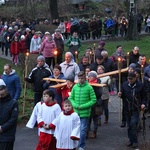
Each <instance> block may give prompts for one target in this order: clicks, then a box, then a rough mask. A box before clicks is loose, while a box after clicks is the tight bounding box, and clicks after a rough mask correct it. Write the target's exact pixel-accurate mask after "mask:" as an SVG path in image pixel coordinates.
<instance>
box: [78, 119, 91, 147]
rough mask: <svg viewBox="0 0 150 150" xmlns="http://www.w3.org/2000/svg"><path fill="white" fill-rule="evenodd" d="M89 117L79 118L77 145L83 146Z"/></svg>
mask: <svg viewBox="0 0 150 150" xmlns="http://www.w3.org/2000/svg"><path fill="white" fill-rule="evenodd" d="M88 121H89V118H88V117H85V118H80V124H81V125H80V141H79V147H81V148H84V146H85V139H86V131H87V125H88Z"/></svg>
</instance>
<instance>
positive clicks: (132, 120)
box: [126, 112, 139, 143]
mask: <svg viewBox="0 0 150 150" xmlns="http://www.w3.org/2000/svg"><path fill="white" fill-rule="evenodd" d="M126 119H127V126H128V129H127V130H128V138H129V140H130V142H131V143H138V139H137V133H138V128H137V125H138V121H139V114H138V112H137V113H134V114H132V115H129V114H128V115H127V116H126Z"/></svg>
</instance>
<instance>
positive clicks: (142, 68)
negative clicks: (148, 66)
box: [141, 65, 144, 83]
mask: <svg viewBox="0 0 150 150" xmlns="http://www.w3.org/2000/svg"><path fill="white" fill-rule="evenodd" d="M141 79H142V83H144V65H141Z"/></svg>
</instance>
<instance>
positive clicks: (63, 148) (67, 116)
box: [50, 99, 80, 150]
mask: <svg viewBox="0 0 150 150" xmlns="http://www.w3.org/2000/svg"><path fill="white" fill-rule="evenodd" d="M50 128H52V129H54V128H55V132H54V136H55V137H56V140H57V144H56V148H57V150H75V149H76V148H77V146H78V144H79V142H78V141H79V139H80V118H79V116H78V114H77V113H76V112H74V111H73V108H72V104H71V102H70V101H69V100H68V99H67V100H65V101H64V111H63V112H61V113H60V115H59V116H58V117H57V118H56V119H54V121H53V122H52V124H51V125H50Z"/></svg>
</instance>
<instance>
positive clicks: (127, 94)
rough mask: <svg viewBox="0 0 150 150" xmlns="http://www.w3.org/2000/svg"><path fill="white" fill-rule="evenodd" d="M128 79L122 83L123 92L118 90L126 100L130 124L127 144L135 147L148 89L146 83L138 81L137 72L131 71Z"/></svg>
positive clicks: (128, 123) (126, 111)
mask: <svg viewBox="0 0 150 150" xmlns="http://www.w3.org/2000/svg"><path fill="white" fill-rule="evenodd" d="M127 79H128V81H125V82H124V83H123V85H122V89H121V92H118V96H119V97H121V98H122V99H123V101H124V105H125V106H124V107H125V114H126V119H127V125H128V128H127V130H128V138H129V143H128V144H127V146H132V147H133V148H137V147H138V137H137V135H138V134H137V132H138V122H139V115H140V111H141V110H143V111H144V109H145V107H146V103H147V97H146V95H147V94H146V91H145V88H144V84H143V83H142V82H140V81H137V78H136V74H135V73H134V72H133V73H129V74H128V78H127Z"/></svg>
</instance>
